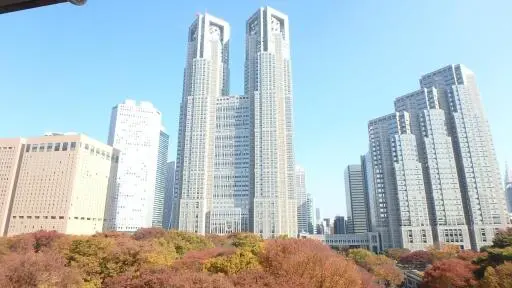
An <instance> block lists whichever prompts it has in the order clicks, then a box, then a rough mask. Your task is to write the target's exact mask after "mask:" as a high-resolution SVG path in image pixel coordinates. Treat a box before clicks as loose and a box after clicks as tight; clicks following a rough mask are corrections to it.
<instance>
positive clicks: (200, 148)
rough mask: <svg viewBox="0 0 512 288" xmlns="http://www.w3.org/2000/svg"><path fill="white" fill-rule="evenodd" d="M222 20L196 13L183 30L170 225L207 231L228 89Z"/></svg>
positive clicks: (225, 29)
mask: <svg viewBox="0 0 512 288" xmlns="http://www.w3.org/2000/svg"><path fill="white" fill-rule="evenodd" d="M229 38H230V27H229V24H228V23H227V22H225V21H224V20H221V19H219V18H216V17H214V16H212V15H209V14H199V15H197V18H196V20H195V21H194V22H193V23H192V25H191V26H190V28H189V32H188V52H187V62H186V67H185V75H184V81H183V98H182V101H181V112H180V124H179V125H180V126H179V131H178V134H179V135H178V147H177V159H176V183H175V193H176V195H175V197H176V199H179V200H177V201H173V209H172V213H173V216H172V220H173V223H172V226H173V227H174V228H177V229H179V230H183V231H190V232H197V233H201V234H204V233H209V232H210V219H211V216H212V214H211V213H212V209H213V191H214V185H215V179H214V167H215V165H214V162H215V157H216V156H215V155H216V154H215V134H216V114H217V100H218V98H219V97H221V96H224V95H228V92H229Z"/></svg>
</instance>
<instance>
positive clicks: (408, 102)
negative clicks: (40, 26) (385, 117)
mask: <svg viewBox="0 0 512 288" xmlns="http://www.w3.org/2000/svg"><path fill="white" fill-rule="evenodd" d="M446 100H447V99H446V98H445V97H444V95H443V94H442V91H438V90H437V89H435V88H430V89H420V90H417V91H415V92H412V93H409V94H406V95H404V96H401V97H398V98H397V99H396V100H395V110H396V111H407V113H409V115H410V118H409V119H410V126H411V132H412V133H413V134H414V135H415V138H416V143H417V147H419V148H418V149H417V150H418V158H419V161H420V162H421V163H422V166H423V178H424V187H425V191H426V195H427V203H426V204H428V207H429V213H430V218H431V219H430V220H431V226H432V228H433V231H432V236H433V240H434V242H435V243H451V244H456V245H459V246H460V247H463V248H464V249H470V248H471V243H470V239H469V232H468V227H467V225H466V222H465V219H464V205H463V203H462V195H461V192H460V187H459V178H458V174H457V166H456V163H455V156H454V153H453V146H452V144H453V143H452V139H451V137H450V136H449V134H448V122H447V121H446V117H445V112H444V110H443V109H442V108H445V107H446V106H447V103H446Z"/></svg>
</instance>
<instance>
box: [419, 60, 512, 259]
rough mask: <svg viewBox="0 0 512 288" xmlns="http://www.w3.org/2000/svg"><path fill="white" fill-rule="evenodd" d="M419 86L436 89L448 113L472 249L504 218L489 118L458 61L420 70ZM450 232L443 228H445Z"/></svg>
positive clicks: (473, 81)
mask: <svg viewBox="0 0 512 288" xmlns="http://www.w3.org/2000/svg"><path fill="white" fill-rule="evenodd" d="M420 85H421V87H422V88H436V89H437V90H441V91H442V92H443V93H441V94H442V95H446V96H445V97H446V98H447V99H445V100H442V101H441V102H442V103H447V104H448V105H446V106H444V107H446V108H444V107H442V108H444V109H443V110H444V112H445V115H446V117H447V118H448V123H449V124H448V126H449V130H450V136H451V137H452V141H453V147H454V154H455V162H456V166H457V171H458V176H459V181H461V182H462V183H461V185H460V187H461V192H462V200H463V202H464V209H465V213H466V222H467V224H468V229H469V232H470V241H471V247H472V248H473V249H475V250H477V249H479V248H480V247H482V246H485V245H490V244H491V242H492V239H493V238H494V235H495V233H496V231H497V230H498V229H503V228H505V226H506V225H507V223H508V217H507V213H506V206H505V199H504V194H503V188H502V182H501V180H500V172H499V167H498V161H497V159H496V153H495V150H494V144H493V140H492V136H491V131H490V127H489V123H488V122H487V118H486V116H485V113H484V109H483V106H482V103H481V100H480V92H479V90H478V87H477V84H476V77H475V74H474V73H473V72H472V71H471V70H469V69H468V68H466V67H465V66H463V65H460V64H457V65H449V66H446V67H444V68H441V69H439V70H436V71H434V72H431V73H428V74H425V75H423V76H422V77H421V79H420ZM449 233H451V232H450V231H448V234H449Z"/></svg>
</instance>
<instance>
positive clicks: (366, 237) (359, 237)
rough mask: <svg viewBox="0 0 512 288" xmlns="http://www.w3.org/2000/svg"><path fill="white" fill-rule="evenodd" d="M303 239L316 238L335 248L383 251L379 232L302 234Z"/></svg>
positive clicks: (300, 236)
mask: <svg viewBox="0 0 512 288" xmlns="http://www.w3.org/2000/svg"><path fill="white" fill-rule="evenodd" d="M299 238H301V239H314V240H319V241H322V242H323V243H324V244H326V245H329V246H331V247H333V248H350V249H353V248H363V249H367V250H370V251H372V252H374V253H379V252H382V251H383V250H382V244H381V242H380V237H379V233H376V232H366V233H360V234H332V235H329V234H315V235H311V234H300V235H299Z"/></svg>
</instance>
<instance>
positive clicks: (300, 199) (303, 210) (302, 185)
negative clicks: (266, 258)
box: [295, 165, 310, 233]
mask: <svg viewBox="0 0 512 288" xmlns="http://www.w3.org/2000/svg"><path fill="white" fill-rule="evenodd" d="M295 193H296V194H297V229H298V231H299V233H307V232H308V230H309V229H308V227H309V222H310V220H309V215H310V211H309V209H308V195H307V193H306V173H305V172H304V168H302V167H300V166H298V165H297V166H296V167H295Z"/></svg>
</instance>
